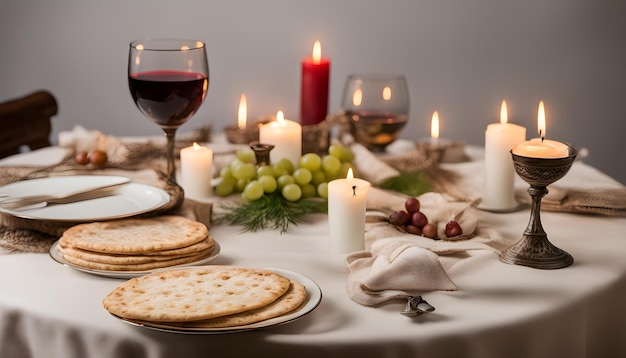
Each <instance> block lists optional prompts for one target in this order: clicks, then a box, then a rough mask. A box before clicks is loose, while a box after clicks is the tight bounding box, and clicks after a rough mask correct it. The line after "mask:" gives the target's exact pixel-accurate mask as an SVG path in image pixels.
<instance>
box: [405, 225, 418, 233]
mask: <svg viewBox="0 0 626 358" xmlns="http://www.w3.org/2000/svg"><path fill="white" fill-rule="evenodd" d="M404 230H406V232H408V233H409V234H413V235H421V234H422V230H420V228H418V227H417V226H415V225H412V224H408V225H406V226H405V227H404Z"/></svg>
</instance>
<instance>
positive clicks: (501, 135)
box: [479, 100, 526, 212]
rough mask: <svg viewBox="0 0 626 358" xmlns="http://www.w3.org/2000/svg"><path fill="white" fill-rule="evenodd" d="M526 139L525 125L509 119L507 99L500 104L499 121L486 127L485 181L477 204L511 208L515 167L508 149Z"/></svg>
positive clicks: (513, 198) (497, 208) (490, 208)
mask: <svg viewBox="0 0 626 358" xmlns="http://www.w3.org/2000/svg"><path fill="white" fill-rule="evenodd" d="M525 140H526V128H524V127H522V126H519V125H516V124H512V123H508V109H507V105H506V101H504V100H503V101H502V105H501V107H500V123H492V124H489V125H488V126H487V130H486V131H485V185H484V190H483V198H482V199H483V200H482V202H481V203H480V206H479V207H480V208H481V209H484V210H491V211H503V212H505V211H511V210H513V209H514V208H515V207H517V202H516V201H515V191H514V183H515V180H514V179H515V176H514V174H515V170H514V169H513V162H512V161H511V153H510V151H511V149H512V148H514V147H515V146H516V145H518V144H520V143H522V142H524V141H525Z"/></svg>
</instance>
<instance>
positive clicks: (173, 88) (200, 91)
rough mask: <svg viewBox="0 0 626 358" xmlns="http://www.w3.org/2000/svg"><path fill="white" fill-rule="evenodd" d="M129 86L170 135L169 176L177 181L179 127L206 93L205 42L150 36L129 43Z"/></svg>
mask: <svg viewBox="0 0 626 358" xmlns="http://www.w3.org/2000/svg"><path fill="white" fill-rule="evenodd" d="M128 86H129V88H130V93H131V95H132V97H133V100H134V101H135V104H136V105H137V107H138V108H139V110H140V111H141V112H142V113H143V114H144V115H145V116H146V117H148V118H149V119H150V120H151V121H153V122H154V123H156V124H157V125H159V126H160V127H161V129H162V130H163V132H164V133H165V137H166V139H167V147H166V158H167V173H166V174H167V176H168V179H169V180H170V181H171V182H172V183H175V182H176V164H175V158H174V144H175V137H176V131H177V130H178V128H179V127H180V126H181V125H183V124H184V123H185V122H187V121H188V120H189V118H191V117H192V116H193V115H194V114H195V113H196V111H197V110H198V108H200V105H201V104H202V102H204V98H205V97H206V93H207V90H208V88H209V65H208V61H207V55H206V46H205V44H204V43H203V42H202V41H197V40H173V39H154V40H152V39H150V40H138V41H133V42H131V43H130V51H129V56H128Z"/></svg>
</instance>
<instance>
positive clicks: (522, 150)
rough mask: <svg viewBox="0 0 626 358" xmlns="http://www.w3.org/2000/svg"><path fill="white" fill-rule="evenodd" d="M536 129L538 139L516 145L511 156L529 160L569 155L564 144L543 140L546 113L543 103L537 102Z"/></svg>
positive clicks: (567, 148)
mask: <svg viewBox="0 0 626 358" xmlns="http://www.w3.org/2000/svg"><path fill="white" fill-rule="evenodd" d="M537 127H538V131H539V138H533V139H531V140H529V141H526V142H523V143H520V144H518V145H517V146H516V147H515V148H513V154H515V155H519V156H522V157H529V158H565V157H567V156H568V155H569V147H568V146H567V145H566V144H565V143H562V142H558V141H554V140H548V139H545V137H546V113H545V108H544V104H543V101H540V102H539V110H538V113H537Z"/></svg>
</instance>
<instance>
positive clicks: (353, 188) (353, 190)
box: [352, 185, 356, 196]
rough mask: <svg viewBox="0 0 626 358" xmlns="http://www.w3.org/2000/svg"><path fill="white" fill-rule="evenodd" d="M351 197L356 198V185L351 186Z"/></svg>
mask: <svg viewBox="0 0 626 358" xmlns="http://www.w3.org/2000/svg"><path fill="white" fill-rule="evenodd" d="M352 196H356V185H353V186H352Z"/></svg>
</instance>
